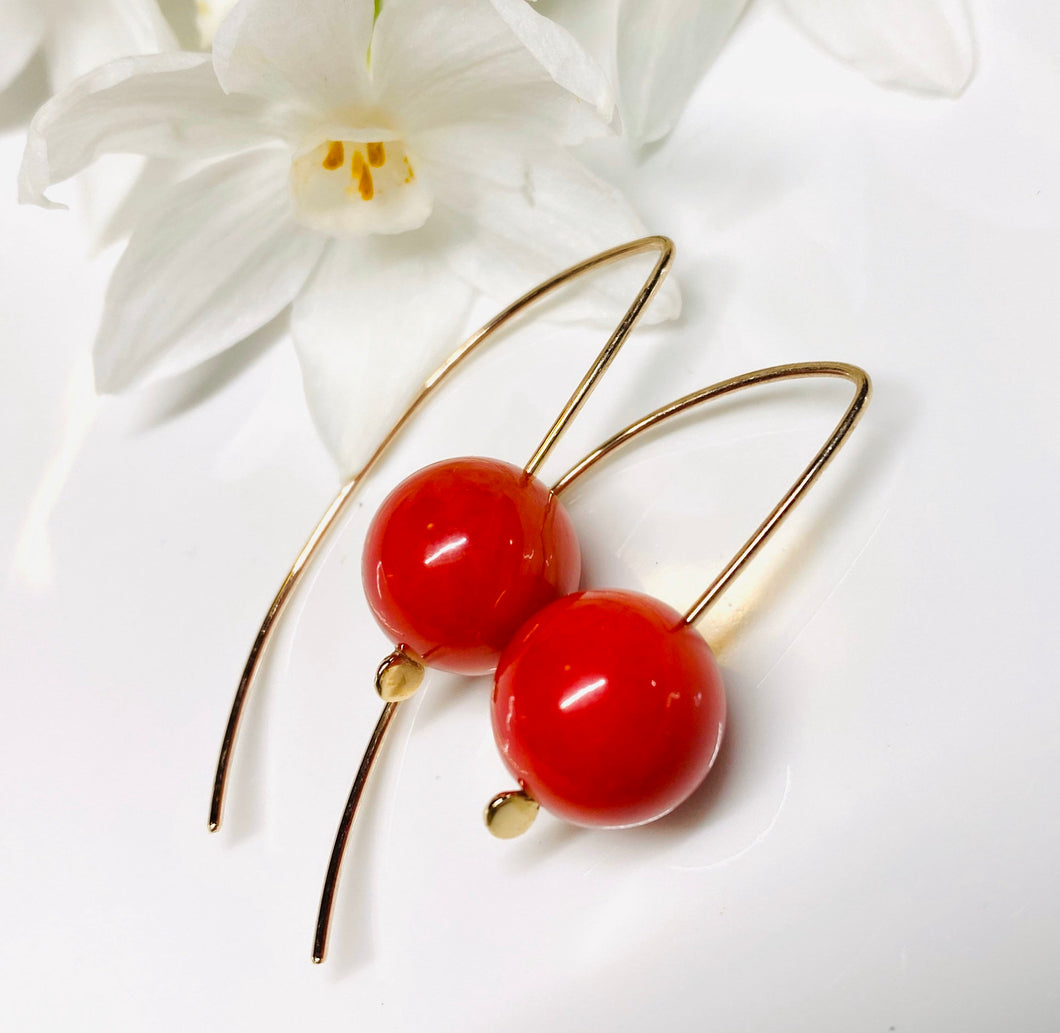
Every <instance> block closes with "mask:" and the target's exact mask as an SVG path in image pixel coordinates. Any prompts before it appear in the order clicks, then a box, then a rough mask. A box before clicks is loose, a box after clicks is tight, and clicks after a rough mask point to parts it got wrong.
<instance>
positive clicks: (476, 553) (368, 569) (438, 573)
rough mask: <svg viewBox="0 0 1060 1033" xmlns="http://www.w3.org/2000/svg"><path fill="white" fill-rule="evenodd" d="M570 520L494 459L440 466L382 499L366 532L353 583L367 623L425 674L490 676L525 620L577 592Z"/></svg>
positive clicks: (541, 489)
mask: <svg viewBox="0 0 1060 1033" xmlns="http://www.w3.org/2000/svg"><path fill="white" fill-rule="evenodd" d="M580 574H581V554H580V551H579V548H578V539H577V537H576V535H575V533H574V527H573V525H572V524H571V521H570V517H569V516H568V515H567V512H566V510H565V509H564V508H563V506H562V505H560V502H559V500H558V499H557V498H556V497H555V496H554V495H553V494H552V492H551V491H549V489H548V488H547V487H546V486H545V485H544V484H542V483H541V482H540V481H539V480H537V479H536V478H534V477H528V476H527V475H526V474H524V473H523V471H522V470H520V469H519V467H517V466H512V465H511V464H510V463H504V462H501V461H500V460H496V459H477V458H470V459H450V460H446V461H445V462H441V463H435V464H434V465H433V466H428V467H425V468H424V469H422V470H420V471H418V472H417V473H414V474H413V475H412V476H411V477H409V478H407V479H406V480H405V481H403V482H402V483H401V484H399V485H398V486H397V488H395V489H394V490H393V491H392V492H391V493H390V495H388V496H387V498H386V500H385V501H384V502H383V504H382V506H381V507H380V508H379V512H378V513H377V514H376V516H375V518H374V519H373V521H372V524H371V527H370V528H369V530H368V538H367V541H366V543H365V548H364V559H363V563H362V576H363V581H364V590H365V593H366V595H367V596H368V603H369V605H370V606H371V608H372V613H373V614H374V615H375V618H376V620H377V621H378V622H379V624H380V625H381V626H382V628H383V630H384V631H386V632H387V633H388V634H389V635H390V636H391V637H392V639H393V640H394V642H395V644H398V643H404V644H405V645H407V646H409V647H410V648H411V649H413V650H415V651H416V652H417V653H419V654H420V656H422V657H423V659H424V660H425V661H426V663H427V664H428V665H430V666H432V667H440V668H442V669H444V670H448V671H457V672H459V673H462V674H483V673H486V672H488V671H492V670H493V669H494V668H495V667H496V666H497V660H498V659H499V657H500V653H501V650H502V649H503V648H504V647H505V646H506V645H507V644H508V642H509V641H510V640H511V638H512V635H513V634H514V633H515V632H516V631H517V630H518V628H519V627H520V625H522V624H523V622H524V621H526V619H527V618H528V617H529V616H530V615H531V614H533V613H534V612H535V611H537V610H539V609H541V608H542V607H543V606H546V605H548V604H549V603H550V602H552V601H553V600H554V599H556V598H558V597H559V596H561V595H564V594H566V593H568V592H572V591H574V589H576V588H577V587H578V579H579V577H580Z"/></svg>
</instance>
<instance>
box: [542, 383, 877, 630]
mask: <svg viewBox="0 0 1060 1033" xmlns="http://www.w3.org/2000/svg"><path fill="white" fill-rule="evenodd" d="M809 377H838V378H841V379H843V380H849V381H850V383H851V384H853V385H854V397H853V398H852V399H851V402H850V404H849V405H848V406H847V408H846V411H845V412H844V413H843V416H842V417H841V419H840V420H839V422H838V423H837V424H836V426H835V429H834V430H833V431H832V433H831V434H830V435H829V437H828V440H827V441H826V442H825V443H824V444H823V445H822V446H821V447H820V449H818V451H817V454H816V455H815V456H814V457H813V459H812V460H811V461H810V464H809V465H808V466H807V467H806V469H805V470H803V471H802V473H801V474H800V475H799V477H798V479H797V480H796V481H795V483H794V484H792V486H791V487H790V488H789V489H788V490H787V491H786V492H785V493H784V496H783V498H781V500H780V501H779V502H778V503H777V504H776V505H775V506H774V507H773V509H772V510H770V512H769V515H768V516H767V517H766V518H765V520H763V521H762V523H761V524H759V525H758V527H757V529H756V530H755V532H754V534H752V535H751V537H750V538H748V539H747V541H746V542H744V543H743V545H741V546H740V548H739V550H738V551H737V552H736V555H734V556H733V558H732V559H731V560H729V562H728V563H727V564H726V565H725V567H724V569H723V570H722V571H721V573H720V574H719V575H718V576H717V577H716V578H715V579H714V580H713V581H712V582H711V583H710V585H709V586H708V587H707V589H706V591H705V592H704V593H703V594H702V595H701V596H700V597H699V598H698V599H697V600H696V601H695V602H694V603H693V604H692V605H691V606H690V607H689V608H688V610H687V612H686V613H685V615H684V619H685V623H686V624H695V622H696V621H698V620H699V618H700V617H702V616H703V614H704V613H706V612H707V610H708V609H709V608H710V607H711V606H712V605H713V603H714V602H715V601H716V600H717V599H718V597H719V596H720V595H721V594H722V592H724V591H725V589H726V588H728V587H729V585H731V584H732V582H733V581H734V580H735V579H736V577H738V576H739V574H740V573H741V571H743V570H744V569H745V568H746V566H747V564H748V563H750V562H751V560H752V559H753V558H754V556H755V554H756V553H757V552H758V551H759V549H761V548H762V546H763V545H765V543H766V542H767V541H768V540H769V539H770V538H771V537H772V536H773V533H774V532H775V531H776V530H777V528H778V527H779V526H780V524H781V523H782V522H783V520H784V518H785V517H786V516H787V515H788V514H789V513H790V512H791V511H792V509H794V508H795V506H796V505H798V503H799V502H800V501H801V500H802V499H803V498H804V497H805V495H806V492H807V491H809V490H810V488H811V487H812V485H813V483H814V481H816V480H817V478H818V477H820V475H821V473H822V472H823V471H824V468H825V467H826V466H827V465H828V464H829V463H830V462H831V461H832V459H833V458H834V457H835V454H836V453H837V452H838V451H839V449H840V448H841V447H842V446H843V445H844V443H845V442H846V440H847V437H848V436H849V435H850V432H851V431H852V430H853V429H854V427H855V426H857V423H858V421H859V420H860V419H861V416H862V413H863V412H864V410H865V406H866V405H867V404H868V402H869V398H870V397H871V396H872V382H871V381H870V380H869V375H868V374H867V373H866V372H865V371H864V370H863V369H861V367H860V366H851V365H849V364H848V363H846V362H798V363H791V364H789V365H785V366H770V367H769V368H768V369H758V370H755V371H754V372H752V373H744V374H743V375H742V376H738V377H732V378H730V379H729V380H722V381H720V382H719V383H717V384H712V385H711V386H710V387H704V388H702V389H701V390H699V391H693V392H692V393H691V394H688V395H685V396H684V397H683V398H678V399H677V400H676V401H674V402H671V403H670V404H669V405H664V406H662V408H659V409H656V410H655V411H654V412H650V413H648V415H647V416H644V417H642V418H641V419H639V420H637V421H636V423H631V424H630V425H629V426H628V427H626V428H625V429H624V430H620V431H619V432H618V433H617V434H614V435H612V436H611V437H610V438H608V439H607V441H605V442H604V443H603V444H602V445H600V447H599V448H597V449H594V450H593V451H592V452H590V453H589V454H588V455H587V456H585V457H584V458H583V459H581V460H579V462H577V463H576V464H575V465H574V466H572V467H571V468H570V469H569V470H568V471H567V472H566V473H565V474H564V475H563V476H562V477H561V478H560V479H559V480H558V481H556V483H555V484H554V485H553V486H552V490H553V492H555V493H556V494H557V495H558V494H560V493H562V492H564V491H566V490H567V489H568V488H569V487H570V486H571V485H572V484H573V483H574V482H575V481H577V480H578V478H579V477H581V476H582V475H583V474H585V473H586V472H588V471H589V470H591V469H592V468H593V467H594V466H595V465H596V464H597V463H598V462H600V461H601V460H602V459H603V458H604V457H605V456H608V455H610V454H611V453H612V452H614V451H615V450H616V449H618V448H621V447H622V446H623V445H625V444H628V443H629V442H630V441H632V440H633V439H634V438H636V437H638V436H639V435H641V434H644V433H645V432H647V431H649V430H651V429H652V428H653V427H657V426H658V425H659V424H660V423H663V422H664V421H666V420H669V419H672V418H673V417H675V416H679V415H680V414H681V413H683V412H687V411H688V410H689V409H693V408H695V406H697V405H703V404H705V403H706V402H712V401H714V400H716V399H718V398H724V397H725V396H726V395H731V394H735V393H736V392H737V391H744V390H746V389H747V388H751V387H758V386H760V385H762V384H770V383H777V382H779V381H783V380H802V379H806V378H809Z"/></svg>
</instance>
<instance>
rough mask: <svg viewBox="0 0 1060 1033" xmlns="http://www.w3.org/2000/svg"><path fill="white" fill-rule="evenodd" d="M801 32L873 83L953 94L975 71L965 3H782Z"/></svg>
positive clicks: (834, 0) (944, 0) (813, 0)
mask: <svg viewBox="0 0 1060 1033" xmlns="http://www.w3.org/2000/svg"><path fill="white" fill-rule="evenodd" d="M782 3H783V5H784V7H785V8H786V9H787V11H788V12H789V13H790V14H791V16H792V17H793V18H794V19H795V20H796V21H798V22H799V23H800V24H801V25H802V26H803V28H805V30H806V31H807V32H808V33H809V34H810V35H811V36H812V37H813V38H814V39H815V40H817V42H818V43H820V44H821V45H822V46H823V47H825V49H827V50H829V51H831V52H832V53H833V54H835V55H836V57H839V58H841V59H842V60H844V61H846V62H848V63H849V64H851V65H853V66H854V67H855V68H857V69H858V70H859V71H860V72H862V73H864V74H865V75H866V76H868V77H869V78H870V79H872V80H874V81H875V82H878V83H881V84H883V85H887V86H901V87H904V88H906V89H910V90H917V91H920V92H923V93H934V94H944V95H946V96H951V97H954V96H957V95H958V94H960V93H961V91H962V90H963V89H964V88H965V86H967V85H968V83H969V81H970V80H971V78H972V75H973V73H974V71H975V44H974V41H973V37H972V28H971V22H970V21H969V18H968V12H967V9H966V7H965V4H964V2H963V0H782Z"/></svg>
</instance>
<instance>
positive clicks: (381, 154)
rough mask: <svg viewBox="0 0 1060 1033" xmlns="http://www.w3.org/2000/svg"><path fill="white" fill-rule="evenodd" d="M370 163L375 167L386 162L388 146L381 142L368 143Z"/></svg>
mask: <svg viewBox="0 0 1060 1033" xmlns="http://www.w3.org/2000/svg"><path fill="white" fill-rule="evenodd" d="M366 149H367V151H368V164H369V165H371V166H372V168H373V169H377V168H379V167H380V166H381V165H385V164H386V147H385V146H384V145H383V144H381V143H370V144H368V145H367V148H366Z"/></svg>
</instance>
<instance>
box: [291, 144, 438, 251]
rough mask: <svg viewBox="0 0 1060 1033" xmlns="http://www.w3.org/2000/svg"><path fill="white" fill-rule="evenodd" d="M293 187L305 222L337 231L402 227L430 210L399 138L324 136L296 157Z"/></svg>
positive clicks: (390, 230) (365, 231)
mask: <svg viewBox="0 0 1060 1033" xmlns="http://www.w3.org/2000/svg"><path fill="white" fill-rule="evenodd" d="M291 187H292V190H293V192H294V199H295V206H296V208H297V210H298V215H299V217H300V219H301V220H302V222H304V223H305V224H306V225H308V226H312V227H313V228H314V229H319V230H322V231H323V232H325V233H329V234H331V235H332V236H337V237H352V236H364V235H367V234H370V233H404V232H405V231H406V230H413V229H416V228H418V227H419V226H422V225H423V224H424V223H425V222H426V221H427V217H428V216H429V215H430V214H431V197H430V195H429V194H428V193H427V191H426V189H425V188H424V186H423V184H422V183H421V182H420V181H419V179H418V178H417V177H416V172H415V169H414V168H413V165H412V161H411V160H410V158H409V155H408V152H407V151H406V150H405V145H404V142H403V141H402V140H400V139H397V140H386V141H382V140H325V141H323V142H322V143H320V144H318V145H317V146H316V147H314V148H312V149H311V150H308V151H306V152H305V153H303V154H301V155H300V156H299V157H297V158H295V160H294V163H293V165H292V168H291Z"/></svg>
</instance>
